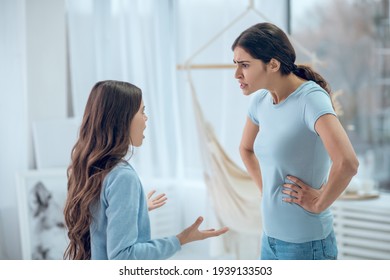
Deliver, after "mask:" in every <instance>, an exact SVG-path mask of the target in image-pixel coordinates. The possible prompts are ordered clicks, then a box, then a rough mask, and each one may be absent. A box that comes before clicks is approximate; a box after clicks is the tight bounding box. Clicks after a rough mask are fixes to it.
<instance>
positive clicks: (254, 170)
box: [240, 149, 263, 193]
mask: <svg viewBox="0 0 390 280" xmlns="http://www.w3.org/2000/svg"><path fill="white" fill-rule="evenodd" d="M240 155H241V159H242V161H243V162H244V165H245V167H246V169H247V171H248V173H249V175H250V176H251V178H252V179H253V181H254V182H255V184H256V185H257V186H258V187H259V190H260V193H263V183H262V178H261V171H260V165H259V162H258V160H257V158H256V156H255V154H254V152H253V151H248V150H245V149H240Z"/></svg>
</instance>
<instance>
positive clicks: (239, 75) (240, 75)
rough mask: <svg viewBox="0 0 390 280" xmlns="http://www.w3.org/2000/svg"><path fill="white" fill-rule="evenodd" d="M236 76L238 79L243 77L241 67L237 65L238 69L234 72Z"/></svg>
mask: <svg viewBox="0 0 390 280" xmlns="http://www.w3.org/2000/svg"><path fill="white" fill-rule="evenodd" d="M234 78H236V79H239V78H242V72H241V70H240V68H239V67H237V68H236V71H235V72H234Z"/></svg>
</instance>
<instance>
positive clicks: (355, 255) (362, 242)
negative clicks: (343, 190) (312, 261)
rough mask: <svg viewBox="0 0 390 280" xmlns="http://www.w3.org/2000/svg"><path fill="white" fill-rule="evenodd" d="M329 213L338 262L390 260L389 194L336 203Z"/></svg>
mask: <svg viewBox="0 0 390 280" xmlns="http://www.w3.org/2000/svg"><path fill="white" fill-rule="evenodd" d="M332 211H333V214H334V217H335V219H334V225H335V233H336V238H337V244H338V249H339V259H357V260H359V259H363V260H370V259H375V260H379V259H385V260H390V194H381V195H380V197H379V198H374V199H367V200H337V201H336V202H335V203H334V204H333V206H332Z"/></svg>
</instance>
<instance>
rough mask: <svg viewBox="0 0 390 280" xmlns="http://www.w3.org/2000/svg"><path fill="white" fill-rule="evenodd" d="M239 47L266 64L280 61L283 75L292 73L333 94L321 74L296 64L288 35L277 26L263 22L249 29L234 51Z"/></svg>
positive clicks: (243, 34) (236, 41)
mask: <svg viewBox="0 0 390 280" xmlns="http://www.w3.org/2000/svg"><path fill="white" fill-rule="evenodd" d="M237 46H239V47H241V48H242V49H244V50H245V51H246V52H247V53H249V54H250V55H251V56H252V57H253V58H255V59H260V60H261V61H263V62H264V63H266V64H267V63H268V62H270V60H271V59H272V58H274V59H276V60H278V61H279V62H280V72H281V74H282V75H288V74H290V73H291V72H292V73H294V74H295V75H297V76H298V77H300V78H303V79H305V80H311V81H314V82H316V83H317V84H318V85H320V86H321V87H322V88H323V89H324V90H325V91H326V92H327V93H328V94H329V95H330V94H331V89H330V86H329V85H328V83H327V82H326V80H325V79H324V78H323V77H322V76H321V75H320V74H318V73H317V72H315V71H314V70H313V69H312V68H311V67H309V66H306V65H296V64H295V59H296V54H295V50H294V48H293V46H292V45H291V42H290V40H289V39H288V37H287V35H286V33H284V32H283V30H281V29H280V28H279V27H277V26H276V25H274V24H272V23H268V22H263V23H258V24H255V25H253V26H251V27H249V28H248V29H246V30H244V31H243V32H242V33H241V34H240V35H239V36H238V37H237V38H236V40H235V41H234V43H233V45H232V50H233V51H234V49H235V48H236V47H237Z"/></svg>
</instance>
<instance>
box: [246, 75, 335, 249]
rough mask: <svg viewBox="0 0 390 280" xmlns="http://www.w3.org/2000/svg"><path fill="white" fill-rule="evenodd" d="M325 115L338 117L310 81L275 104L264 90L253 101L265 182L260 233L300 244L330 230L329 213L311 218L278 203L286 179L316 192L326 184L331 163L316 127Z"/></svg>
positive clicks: (295, 207) (257, 147)
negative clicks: (292, 178) (294, 179)
mask: <svg viewBox="0 0 390 280" xmlns="http://www.w3.org/2000/svg"><path fill="white" fill-rule="evenodd" d="M324 114H333V115H336V114H335V112H334V110H333V107H332V104H331V100H330V97H329V95H328V94H327V93H326V91H324V90H323V89H322V88H321V87H320V86H319V85H317V84H316V83H315V82H313V81H308V82H305V83H303V84H302V85H301V86H300V87H298V88H297V90H295V91H294V92H293V93H292V94H290V95H289V96H288V97H287V99H285V100H284V101H282V102H281V103H279V104H273V98H272V95H271V94H270V93H269V92H268V91H267V90H261V91H259V92H257V93H255V95H254V96H253V99H252V100H251V104H250V108H249V113H248V116H249V118H250V119H251V120H252V122H253V123H254V124H256V125H258V126H259V133H258V134H257V136H256V139H255V142H254V147H253V148H254V152H255V154H256V157H257V159H258V161H259V163H260V169H261V175H262V180H263V198H262V215H263V230H264V232H265V234H266V235H268V236H270V237H273V238H277V239H280V240H283V241H286V242H293V243H302V242H308V241H313V240H320V239H324V238H325V237H326V236H328V235H329V234H330V232H331V231H332V228H333V216H332V214H331V212H330V210H329V209H327V210H325V211H323V212H322V213H320V214H314V213H311V212H308V211H306V210H305V209H303V208H302V207H301V206H299V205H297V204H295V203H288V202H285V201H283V200H282V199H283V198H284V197H286V196H287V195H285V194H283V193H282V190H283V184H284V183H287V182H290V181H289V180H288V179H287V178H286V176H287V175H293V176H296V177H298V178H300V179H301V180H302V181H303V182H305V183H307V184H308V185H310V186H312V187H313V188H317V189H318V188H320V187H321V186H322V185H323V184H324V183H325V182H326V181H327V177H328V173H329V168H330V158H329V155H328V153H327V151H326V150H325V147H324V145H323V143H322V141H321V138H320V137H319V136H318V134H317V133H316V131H315V128H314V126H315V123H316V121H317V120H318V118H319V117H321V116H322V115H324ZM290 183H291V182H290Z"/></svg>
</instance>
